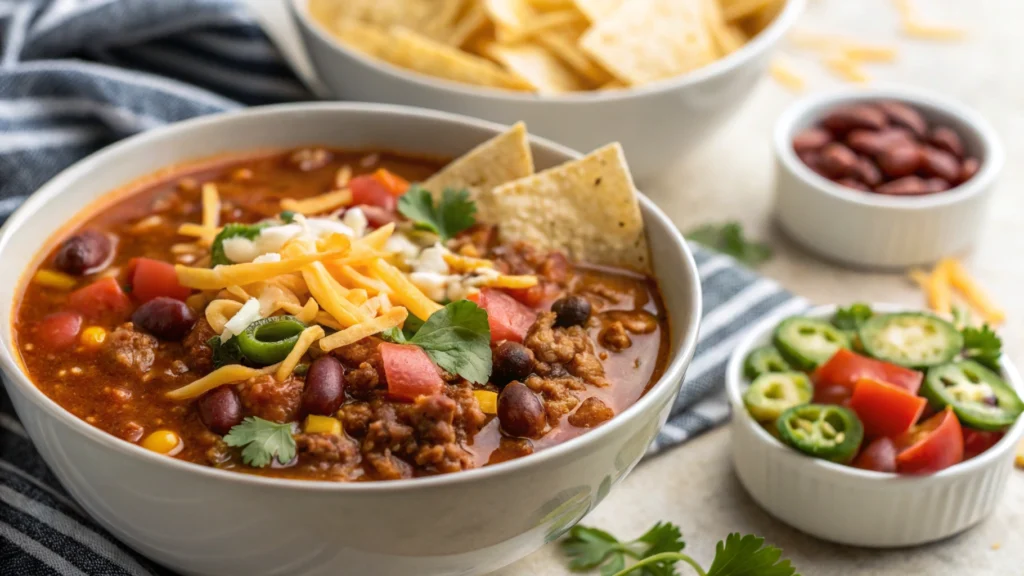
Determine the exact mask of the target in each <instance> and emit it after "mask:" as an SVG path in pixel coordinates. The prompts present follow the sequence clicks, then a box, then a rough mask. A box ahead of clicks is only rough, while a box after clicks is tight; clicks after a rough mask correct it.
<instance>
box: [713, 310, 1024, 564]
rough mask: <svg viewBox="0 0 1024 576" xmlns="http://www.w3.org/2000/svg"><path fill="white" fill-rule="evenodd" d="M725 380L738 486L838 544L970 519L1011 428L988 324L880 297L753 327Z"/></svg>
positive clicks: (1010, 377) (1016, 398) (1005, 365)
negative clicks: (881, 301) (960, 321)
mask: <svg viewBox="0 0 1024 576" xmlns="http://www.w3.org/2000/svg"><path fill="white" fill-rule="evenodd" d="M726 381H727V388H728V392H729V396H730V400H731V402H732V405H733V411H734V414H733V426H732V428H733V460H734V463H735V466H736V471H737V474H738V476H739V478H740V481H741V483H742V484H743V485H744V487H745V488H746V489H747V491H748V492H750V494H751V496H753V497H754V499H755V500H756V501H757V502H758V503H759V504H761V505H762V506H763V507H764V508H765V509H767V510H768V512H770V513H771V514H773V515H775V516H777V517H778V518H780V519H781V520H783V521H785V522H787V523H788V524H791V525H793V526H794V527H796V528H798V529H800V530H803V531H805V532H808V533H810V534H813V535H816V536H819V537H821V538H824V539H827V540H832V541H836V542H841V543H844V544H851V545H859V546H875V547H896V546H910V545H916V544H922V543H925V542H930V541H933V540H938V539H940V538H945V537H947V536H950V535H952V534H955V533H957V532H960V531H962V530H964V529H966V528H968V527H970V526H971V525H973V524H975V523H977V522H978V521H980V520H981V519H982V518H984V517H985V516H986V515H987V514H988V513H990V512H991V511H992V510H993V509H994V508H995V506H996V505H997V504H998V502H999V500H1000V499H1001V497H1002V494H1003V491H1004V488H1005V485H1006V481H1007V479H1008V477H1009V474H1010V473H1011V470H1012V466H1013V456H1014V447H1015V446H1016V444H1017V442H1018V441H1019V440H1020V437H1021V435H1022V434H1024V418H1021V413H1022V412H1024V402H1022V400H1021V394H1022V383H1021V380H1020V377H1019V375H1018V374H1017V372H1016V370H1015V369H1014V368H1013V366H1012V365H1010V363H1009V361H1008V360H1006V359H1005V357H1002V355H1001V354H1000V351H999V341H998V338H997V337H996V336H995V334H994V333H992V332H991V331H990V329H989V328H988V327H987V326H984V327H974V326H971V327H963V328H960V327H957V326H956V325H954V324H953V323H952V322H949V321H947V320H945V319H942V318H939V317H938V316H935V315H933V314H930V313H927V312H917V311H906V310H903V309H900V308H898V307H895V306H890V305H875V306H870V305H867V304H854V305H851V306H846V307H835V306H823V307H819V308H815V309H812V310H810V311H808V312H806V313H804V314H801V315H799V316H794V317H789V318H785V319H782V320H781V321H780V320H779V319H773V320H769V321H766V322H765V323H763V324H762V325H760V326H758V327H756V328H754V329H753V330H752V331H751V333H750V334H749V336H748V337H747V338H746V339H745V341H744V342H743V343H741V344H740V345H739V346H738V347H737V349H736V351H735V352H734V353H733V357H732V359H731V360H730V363H729V367H728V370H727V373H726Z"/></svg>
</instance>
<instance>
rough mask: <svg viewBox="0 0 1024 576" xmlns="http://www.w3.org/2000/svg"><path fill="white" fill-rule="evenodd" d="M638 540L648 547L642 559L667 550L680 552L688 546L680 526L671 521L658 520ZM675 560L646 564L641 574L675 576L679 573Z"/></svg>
mask: <svg viewBox="0 0 1024 576" xmlns="http://www.w3.org/2000/svg"><path fill="white" fill-rule="evenodd" d="M636 542H642V543H644V544H646V545H647V549H646V550H644V551H643V553H642V555H641V557H640V558H641V560H642V559H644V558H650V557H651V556H654V555H655V554H662V553H665V552H679V551H681V550H682V549H683V548H685V547H686V543H685V542H683V534H682V532H680V530H679V527H678V526H676V525H675V524H672V523H670V522H658V523H657V524H655V525H654V526H652V527H651V529H650V530H648V531H647V532H645V533H644V534H643V536H640V537H639V538H637V539H636ZM674 564H675V562H667V563H656V564H651V565H649V566H645V567H644V570H643V571H641V574H649V575H650V576H675V575H676V574H677V572H676V569H675V566H674Z"/></svg>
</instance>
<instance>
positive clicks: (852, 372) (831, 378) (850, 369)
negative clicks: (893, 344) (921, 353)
mask: <svg viewBox="0 0 1024 576" xmlns="http://www.w3.org/2000/svg"><path fill="white" fill-rule="evenodd" d="M861 378H872V379H875V380H881V381H882V382H888V383H889V384H892V385H893V386H899V387H900V388H903V389H905V390H906V391H907V392H910V393H911V394H917V390H918V389H919V388H920V387H921V381H922V380H924V374H923V373H921V372H918V371H917V370H911V369H910V368H904V367H902V366H896V365H895V364H889V363H888V362H882V361H881V360H875V359H874V358H867V357H864V356H861V355H859V354H857V353H855V352H852V351H850V350H847V349H846V348H840V349H839V351H838V352H836V353H835V354H834V355H833V356H832V358H830V359H829V361H828V362H826V363H825V364H823V365H822V366H821V367H820V368H818V369H817V370H816V371H815V372H814V382H815V384H816V385H819V386H827V385H830V384H841V385H843V386H847V387H849V388H850V389H851V390H852V389H853V387H854V386H855V385H856V384H857V381H858V380H860V379H861Z"/></svg>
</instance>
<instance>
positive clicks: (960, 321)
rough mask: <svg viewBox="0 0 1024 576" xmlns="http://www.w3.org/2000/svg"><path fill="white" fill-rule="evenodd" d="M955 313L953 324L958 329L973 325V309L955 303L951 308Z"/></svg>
mask: <svg viewBox="0 0 1024 576" xmlns="http://www.w3.org/2000/svg"><path fill="white" fill-rule="evenodd" d="M950 312H952V314H953V325H954V326H956V329H957V330H963V329H964V328H966V327H967V326H970V325H971V310H970V308H965V307H963V306H956V305H954V306H953V307H952V309H951V310H950Z"/></svg>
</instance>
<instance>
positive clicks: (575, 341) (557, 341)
mask: <svg viewBox="0 0 1024 576" xmlns="http://www.w3.org/2000/svg"><path fill="white" fill-rule="evenodd" d="M555 318H556V315H555V313H554V312H542V313H540V314H538V315H537V321H536V322H535V323H534V324H533V326H532V327H531V328H530V331H529V333H527V335H526V340H525V344H526V347H527V348H529V349H530V350H532V351H533V353H534V356H536V358H537V361H536V363H535V364H534V370H535V371H536V372H537V374H540V375H541V376H547V375H550V374H555V373H557V371H558V370H557V368H556V366H555V365H556V364H560V365H562V366H564V368H565V369H566V370H568V372H569V373H570V374H572V375H573V376H576V377H577V378H580V379H581V380H583V381H584V382H586V383H587V384H592V385H594V386H601V387H604V386H608V385H609V382H608V380H607V379H606V378H605V375H604V366H603V365H602V364H601V361H600V360H599V359H598V358H597V356H596V355H595V354H594V345H593V342H591V340H590V336H589V335H588V334H587V332H586V330H585V329H584V328H582V327H580V326H570V327H568V328H555V327H554V323H555Z"/></svg>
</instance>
